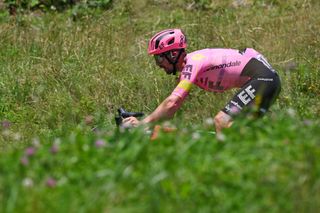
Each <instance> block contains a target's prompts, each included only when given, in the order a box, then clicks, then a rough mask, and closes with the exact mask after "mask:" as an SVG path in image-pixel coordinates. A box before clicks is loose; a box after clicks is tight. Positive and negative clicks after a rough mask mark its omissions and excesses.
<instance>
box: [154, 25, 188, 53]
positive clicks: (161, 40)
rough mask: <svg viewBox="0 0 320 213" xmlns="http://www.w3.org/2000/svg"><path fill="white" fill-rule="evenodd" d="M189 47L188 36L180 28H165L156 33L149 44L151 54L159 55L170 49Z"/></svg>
mask: <svg viewBox="0 0 320 213" xmlns="http://www.w3.org/2000/svg"><path fill="white" fill-rule="evenodd" d="M186 47H187V39H186V36H185V35H184V34H183V32H182V31H181V30H180V29H168V30H163V31H161V32H159V33H157V34H156V35H154V36H153V37H152V38H151V39H150V41H149V45H148V53H149V54H150V55H158V54H161V53H164V52H167V51H170V50H176V49H185V48H186Z"/></svg>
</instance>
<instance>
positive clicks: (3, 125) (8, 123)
mask: <svg viewBox="0 0 320 213" xmlns="http://www.w3.org/2000/svg"><path fill="white" fill-rule="evenodd" d="M1 126H2V127H3V128H4V129H8V128H9V127H10V126H11V122H10V121H8V120H4V121H1Z"/></svg>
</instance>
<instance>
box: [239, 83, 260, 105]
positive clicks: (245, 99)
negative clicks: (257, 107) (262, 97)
mask: <svg viewBox="0 0 320 213" xmlns="http://www.w3.org/2000/svg"><path fill="white" fill-rule="evenodd" d="M255 91H256V90H255V89H254V88H252V86H251V85H249V86H248V87H247V88H245V89H244V90H242V91H241V92H240V93H239V94H238V98H239V99H240V100H241V101H242V103H244V105H247V104H248V103H250V101H252V100H253V99H254V98H255V97H256V96H255V94H254V93H255Z"/></svg>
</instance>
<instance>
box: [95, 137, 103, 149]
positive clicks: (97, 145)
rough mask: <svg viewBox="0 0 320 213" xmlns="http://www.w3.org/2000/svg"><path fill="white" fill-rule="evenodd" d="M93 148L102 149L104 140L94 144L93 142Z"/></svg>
mask: <svg viewBox="0 0 320 213" xmlns="http://www.w3.org/2000/svg"><path fill="white" fill-rule="evenodd" d="M95 146H96V147H97V148H102V147H104V146H105V141H104V140H101V139H100V140H97V141H96V142H95Z"/></svg>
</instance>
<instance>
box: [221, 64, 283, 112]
mask: <svg viewBox="0 0 320 213" xmlns="http://www.w3.org/2000/svg"><path fill="white" fill-rule="evenodd" d="M266 63H267V62H266ZM241 76H247V77H250V78H251V79H250V80H249V81H247V82H246V83H245V84H244V86H243V87H242V88H241V89H240V90H239V91H238V92H237V94H236V95H235V96H234V97H233V98H232V99H231V100H230V101H229V102H228V103H227V105H226V106H225V107H224V108H223V109H222V111H223V112H225V113H227V114H228V115H230V116H232V117H233V116H235V115H238V114H239V113H240V112H243V111H245V112H248V111H249V112H253V113H254V114H255V115H256V116H258V117H260V116H263V115H264V114H265V113H266V112H267V111H268V109H269V107H270V106H271V105H272V104H273V102H274V101H275V99H276V98H277V97H278V95H279V93H280V90H281V82H280V78H279V76H278V74H277V73H276V72H275V71H274V70H273V69H272V68H271V66H269V64H265V63H263V62H262V61H259V60H258V59H256V58H252V59H251V60H250V61H249V62H248V63H247V64H246V66H245V67H244V69H243V71H242V73H241Z"/></svg>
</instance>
